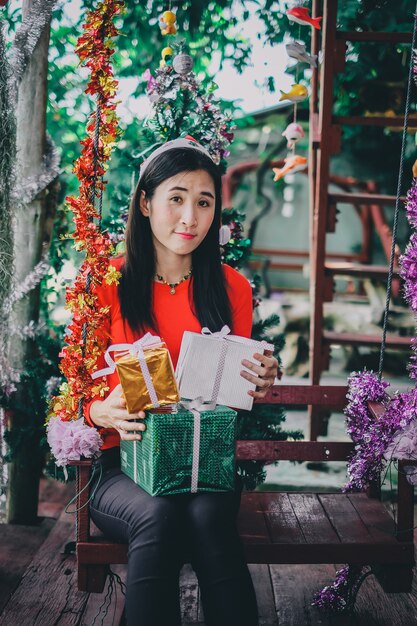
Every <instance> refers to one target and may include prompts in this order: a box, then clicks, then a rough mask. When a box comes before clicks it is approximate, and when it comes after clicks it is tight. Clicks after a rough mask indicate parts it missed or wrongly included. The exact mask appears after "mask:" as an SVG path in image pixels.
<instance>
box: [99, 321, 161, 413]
mask: <svg viewBox="0 0 417 626" xmlns="http://www.w3.org/2000/svg"><path fill="white" fill-rule="evenodd" d="M161 343H163V342H162V341H161V338H160V337H158V336H156V335H152V333H149V332H148V333H146V334H145V335H143V337H141V339H138V340H137V341H135V342H134V343H114V344H112V345H111V346H109V347H108V348H107V350H106V352H105V353H104V360H105V361H106V363H107V365H108V367H104V368H103V369H101V370H98V371H97V372H94V373H93V374H91V378H93V380H95V379H96V378H99V377H100V376H107V374H113V373H114V372H115V370H116V362H115V361H114V359H113V357H112V356H111V353H112V352H125V353H128V354H131V355H132V356H136V357H137V358H138V361H139V365H140V368H141V370H142V374H143V378H144V380H145V384H146V388H147V390H148V393H149V397H150V399H151V402H152V404H153V405H154V407H155V408H158V407H159V406H160V404H159V401H158V396H157V395H156V391H155V387H154V384H153V382H152V377H151V375H150V372H149V368H148V364H147V362H146V359H145V353H144V348H150V347H155V346H157V345H160V344H161Z"/></svg>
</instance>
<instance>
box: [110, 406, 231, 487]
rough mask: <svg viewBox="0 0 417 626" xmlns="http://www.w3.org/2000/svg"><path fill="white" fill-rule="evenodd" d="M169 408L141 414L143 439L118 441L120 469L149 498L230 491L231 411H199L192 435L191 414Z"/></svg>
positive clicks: (192, 420)
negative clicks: (143, 425)
mask: <svg viewBox="0 0 417 626" xmlns="http://www.w3.org/2000/svg"><path fill="white" fill-rule="evenodd" d="M171 410H172V411H174V412H167V410H166V409H165V410H162V411H161V409H151V410H149V411H146V418H145V423H146V430H145V431H144V432H143V433H142V440H140V441H124V440H122V441H121V442H120V457H121V468H122V471H123V472H124V473H125V474H127V476H129V478H131V479H132V480H134V481H135V483H136V484H138V485H139V486H140V487H142V489H144V490H145V491H147V492H148V493H149V494H150V495H151V496H162V495H172V494H176V493H192V492H200V491H215V492H216V491H232V490H234V488H235V444H236V426H237V422H236V416H237V413H236V411H233V410H232V409H229V408H228V407H226V406H216V407H215V408H214V409H212V410H208V411H202V410H201V411H200V412H199V416H200V419H199V421H200V424H199V429H198V423H197V425H196V431H195V428H194V426H195V417H194V414H193V413H192V412H191V411H189V410H188V409H186V408H184V407H183V406H182V405H181V404H178V405H176V406H175V407H174V408H172V409H171ZM175 411H176V412H175ZM198 430H199V431H200V432H199V436H198ZM196 437H197V443H199V445H197V444H196Z"/></svg>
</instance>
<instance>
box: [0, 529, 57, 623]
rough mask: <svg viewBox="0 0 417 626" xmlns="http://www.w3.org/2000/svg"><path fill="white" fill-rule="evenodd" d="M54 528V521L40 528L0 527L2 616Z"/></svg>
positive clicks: (0, 597)
mask: <svg viewBox="0 0 417 626" xmlns="http://www.w3.org/2000/svg"><path fill="white" fill-rule="evenodd" d="M53 526H54V520H53V519H44V520H42V522H41V523H40V524H39V525H38V526H19V525H16V524H14V525H12V524H2V525H1V526H0V555H1V559H0V614H1V612H2V610H3V608H4V607H5V606H6V604H7V602H8V600H9V598H10V596H11V595H12V593H13V592H14V591H15V590H16V589H17V587H18V585H19V583H20V580H21V578H22V576H23V574H24V573H25V570H26V568H27V567H28V565H29V563H30V562H31V560H32V559H33V557H34V555H35V554H36V552H37V551H38V550H39V548H40V546H41V545H42V543H43V542H44V541H45V539H46V537H47V536H48V534H49V532H50V531H51V529H52V528H53ZM23 546H24V549H23Z"/></svg>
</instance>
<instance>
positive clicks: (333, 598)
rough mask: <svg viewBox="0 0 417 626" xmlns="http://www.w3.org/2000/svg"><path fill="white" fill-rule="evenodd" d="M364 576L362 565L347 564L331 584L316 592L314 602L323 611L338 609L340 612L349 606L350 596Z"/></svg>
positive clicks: (337, 573)
mask: <svg viewBox="0 0 417 626" xmlns="http://www.w3.org/2000/svg"><path fill="white" fill-rule="evenodd" d="M361 576H362V566H360V565H346V566H345V567H342V568H341V569H340V570H339V571H338V572H336V578H335V580H334V582H333V583H332V584H331V585H327V587H324V588H323V589H322V590H321V591H319V592H318V593H316V595H315V596H314V600H313V602H312V604H313V606H317V607H318V608H319V609H321V610H323V611H337V612H339V613H341V612H343V611H346V610H347V609H348V608H349V601H350V596H351V595H354V591H357V589H356V590H355V587H356V586H357V584H358V582H359V581H360V579H361Z"/></svg>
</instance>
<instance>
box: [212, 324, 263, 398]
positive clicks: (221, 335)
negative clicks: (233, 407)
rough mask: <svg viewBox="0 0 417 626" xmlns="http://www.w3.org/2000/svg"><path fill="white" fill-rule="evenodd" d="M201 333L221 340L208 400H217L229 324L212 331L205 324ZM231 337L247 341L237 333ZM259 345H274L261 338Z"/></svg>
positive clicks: (224, 361)
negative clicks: (210, 394)
mask: <svg viewBox="0 0 417 626" xmlns="http://www.w3.org/2000/svg"><path fill="white" fill-rule="evenodd" d="M201 334H202V335H205V336H206V337H212V338H213V339H219V340H220V341H223V344H222V347H221V351H220V357H219V362H218V364H217V371H216V375H215V378H214V385H213V392H212V397H211V400H210V402H214V403H216V402H217V398H218V397H219V392H220V385H221V382H222V376H223V370H224V366H225V363H226V352H227V340H228V339H229V338H228V335H229V334H230V328H229V326H227V324H225V325H224V326H223V327H222V328H221V330H218V331H216V332H214V333H212V332H211V330H210V329H209V328H207V326H204V328H202V329H201ZM231 337H233V341H236V342H239V343H247V339H246V337H240V336H239V335H231ZM258 343H259V344H260V345H259V347H260V349H264V350H273V349H274V346H273V345H272V344H270V343H267V342H266V341H264V340H262V341H259V342H258Z"/></svg>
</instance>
